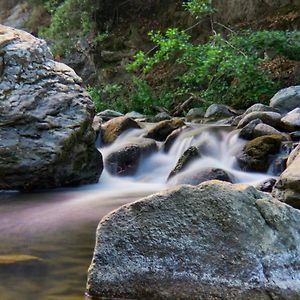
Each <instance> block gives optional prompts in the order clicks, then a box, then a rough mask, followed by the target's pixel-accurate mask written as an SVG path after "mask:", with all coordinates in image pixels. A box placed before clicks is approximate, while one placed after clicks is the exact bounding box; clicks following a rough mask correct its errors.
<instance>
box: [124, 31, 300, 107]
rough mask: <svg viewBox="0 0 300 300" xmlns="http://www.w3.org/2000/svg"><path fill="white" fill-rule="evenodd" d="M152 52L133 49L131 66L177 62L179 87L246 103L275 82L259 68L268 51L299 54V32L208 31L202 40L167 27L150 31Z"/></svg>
mask: <svg viewBox="0 0 300 300" xmlns="http://www.w3.org/2000/svg"><path fill="white" fill-rule="evenodd" d="M151 40H152V41H153V42H155V43H156V45H157V48H156V52H155V53H154V54H153V55H152V56H147V55H146V54H145V53H143V52H141V51H140V52H138V54H137V55H136V56H135V61H133V63H131V64H130V68H132V69H134V68H142V70H143V71H144V72H149V71H151V70H152V69H153V68H154V67H155V66H156V65H157V64H159V63H160V62H162V61H170V63H172V64H173V63H174V62H176V63H178V64H179V65H181V66H183V70H184V72H182V74H180V75H179V76H178V79H179V81H180V82H181V85H180V89H181V91H182V92H198V93H200V96H201V97H202V98H203V99H204V100H206V103H220V102H222V103H226V104H229V105H233V106H236V107H247V106H249V105H251V104H253V103H256V102H261V101H264V100H267V99H269V97H270V96H272V94H274V92H275V91H276V88H277V85H276V83H275V82H273V81H272V79H271V76H270V74H269V73H268V72H267V71H266V70H264V69H263V68H262V63H263V62H264V61H267V60H268V59H269V56H268V53H269V52H271V53H274V55H284V56H286V57H288V58H290V59H299V54H300V33H299V32H298V31H295V32H286V31H258V32H251V31H245V32H240V33H231V34H230V35H229V36H228V37H227V38H225V37H223V36H221V35H213V36H211V38H210V40H209V41H208V42H207V43H205V44H196V45H194V44H193V43H191V42H190V40H191V39H190V37H189V36H188V35H187V34H186V33H185V32H183V31H179V30H176V29H174V28H172V29H168V30H167V32H166V34H165V35H163V34H161V33H160V32H158V33H157V34H155V33H153V32H152V33H151Z"/></svg>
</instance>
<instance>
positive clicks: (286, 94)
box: [270, 85, 300, 113]
mask: <svg viewBox="0 0 300 300" xmlns="http://www.w3.org/2000/svg"><path fill="white" fill-rule="evenodd" d="M270 106H271V107H273V108H276V109H278V110H279V111H280V112H281V113H288V112H290V111H291V110H293V109H295V108H297V107H300V85H298V86H291V87H288V88H286V89H282V90H280V91H279V92H278V93H277V94H275V96H274V97H273V98H272V99H271V102H270Z"/></svg>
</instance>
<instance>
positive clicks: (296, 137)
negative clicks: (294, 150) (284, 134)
mask: <svg viewBox="0 0 300 300" xmlns="http://www.w3.org/2000/svg"><path fill="white" fill-rule="evenodd" d="M290 136H291V138H292V140H293V141H296V142H299V141H300V131H293V132H291V133H290Z"/></svg>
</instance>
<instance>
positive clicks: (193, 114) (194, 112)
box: [185, 107, 205, 122]
mask: <svg viewBox="0 0 300 300" xmlns="http://www.w3.org/2000/svg"><path fill="white" fill-rule="evenodd" d="M204 116H205V111H204V109H203V108H200V107H196V108H191V109H190V110H189V111H188V113H187V114H186V116H185V118H186V119H187V121H189V122H192V121H194V120H198V119H202V118H204Z"/></svg>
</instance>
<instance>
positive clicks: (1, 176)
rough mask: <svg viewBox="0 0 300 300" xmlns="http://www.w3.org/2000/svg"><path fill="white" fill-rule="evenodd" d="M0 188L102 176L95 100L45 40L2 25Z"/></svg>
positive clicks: (78, 181) (72, 182)
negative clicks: (56, 60)
mask: <svg viewBox="0 0 300 300" xmlns="http://www.w3.org/2000/svg"><path fill="white" fill-rule="evenodd" d="M0 77H1V81H0V189H19V190H31V189H36V188H38V189H43V188H53V187H61V186H71V185H78V184H83V183H93V182H97V181H98V179H99V176H100V174H101V171H102V158H101V154H100V153H99V152H98V151H97V149H96V147H95V132H94V131H93V129H92V121H93V117H94V106H93V103H92V101H91V99H90V97H89V96H88V94H87V93H86V92H85V90H84V89H83V88H82V85H81V79H80V78H79V77H78V76H77V75H76V74H75V72H74V71H73V70H72V69H70V68H69V67H67V66H66V65H64V64H61V63H57V62H55V61H53V57H52V55H51V53H50V51H49V49H48V47H47V45H46V43H45V41H43V40H40V39H37V38H35V37H33V36H32V35H30V34H29V33H26V32H24V31H19V30H16V29H12V28H10V27H6V26H1V25H0Z"/></svg>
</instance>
